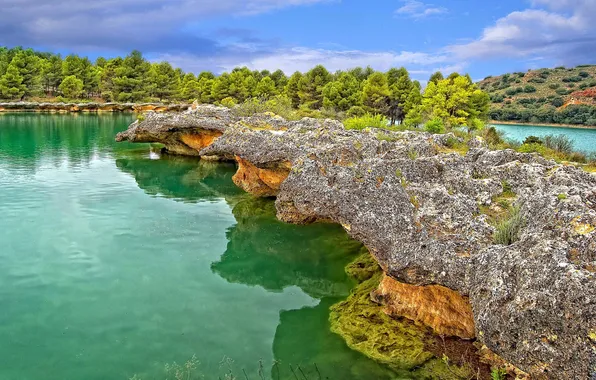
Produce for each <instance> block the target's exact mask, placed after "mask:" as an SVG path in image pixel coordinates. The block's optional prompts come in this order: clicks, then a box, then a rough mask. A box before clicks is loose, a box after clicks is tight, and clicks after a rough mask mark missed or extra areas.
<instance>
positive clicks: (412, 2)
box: [395, 0, 447, 19]
mask: <svg viewBox="0 0 596 380" xmlns="http://www.w3.org/2000/svg"><path fill="white" fill-rule="evenodd" d="M403 3H404V5H403V6H402V7H400V8H398V9H397V10H396V11H395V14H396V15H398V16H407V17H411V18H414V19H420V18H425V17H428V16H432V15H438V14H442V13H447V8H444V7H437V6H434V5H432V4H425V3H423V2H421V1H418V0H403Z"/></svg>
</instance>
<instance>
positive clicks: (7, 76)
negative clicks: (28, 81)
mask: <svg viewBox="0 0 596 380" xmlns="http://www.w3.org/2000/svg"><path fill="white" fill-rule="evenodd" d="M26 90H27V87H26V86H25V84H24V83H23V76H22V75H21V74H20V73H19V69H18V67H17V66H16V65H13V64H12V63H11V64H10V65H8V67H7V69H6V72H5V73H4V75H3V76H2V77H1V78H0V93H1V94H2V97H3V98H7V99H18V98H22V97H23V95H25V91H26Z"/></svg>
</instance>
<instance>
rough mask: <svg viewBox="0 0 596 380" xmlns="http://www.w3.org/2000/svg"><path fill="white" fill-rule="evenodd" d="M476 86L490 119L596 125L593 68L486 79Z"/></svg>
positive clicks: (589, 66) (544, 71)
mask: <svg viewBox="0 0 596 380" xmlns="http://www.w3.org/2000/svg"><path fill="white" fill-rule="evenodd" d="M479 86H480V88H481V89H483V90H484V91H486V92H488V93H489V95H490V100H491V109H490V113H489V115H490V118H491V119H492V120H500V121H517V122H522V123H559V124H576V125H588V126H596V65H582V66H578V67H575V68H569V69H568V68H565V67H557V68H554V69H539V70H529V71H527V72H525V73H524V72H517V73H511V74H504V75H501V76H497V77H487V78H485V79H484V80H482V81H481V82H479Z"/></svg>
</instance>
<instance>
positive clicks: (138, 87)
mask: <svg viewBox="0 0 596 380" xmlns="http://www.w3.org/2000/svg"><path fill="white" fill-rule="evenodd" d="M150 68H151V64H150V63H149V62H147V60H146V59H145V58H143V55H142V54H141V52H140V51H138V50H134V51H133V52H132V53H130V54H129V55H128V56H126V58H124V60H122V64H121V65H119V66H118V67H117V68H116V70H115V74H116V75H115V77H114V78H113V80H112V82H113V89H114V90H113V92H114V96H115V99H117V100H118V101H121V102H138V101H142V100H143V99H145V98H146V97H147V85H146V84H147V81H146V79H147V73H148V71H149V69H150Z"/></svg>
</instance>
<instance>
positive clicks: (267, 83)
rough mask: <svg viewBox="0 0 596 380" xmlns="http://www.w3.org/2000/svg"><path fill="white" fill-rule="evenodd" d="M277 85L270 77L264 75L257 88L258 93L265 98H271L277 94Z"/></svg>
mask: <svg viewBox="0 0 596 380" xmlns="http://www.w3.org/2000/svg"><path fill="white" fill-rule="evenodd" d="M277 94H278V92H277V87H276V86H275V82H274V81H273V79H271V78H270V77H264V78H263V79H261V81H260V82H259V84H258V85H257V88H256V95H257V96H258V97H260V98H263V99H269V98H271V97H273V96H275V95H277Z"/></svg>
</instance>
